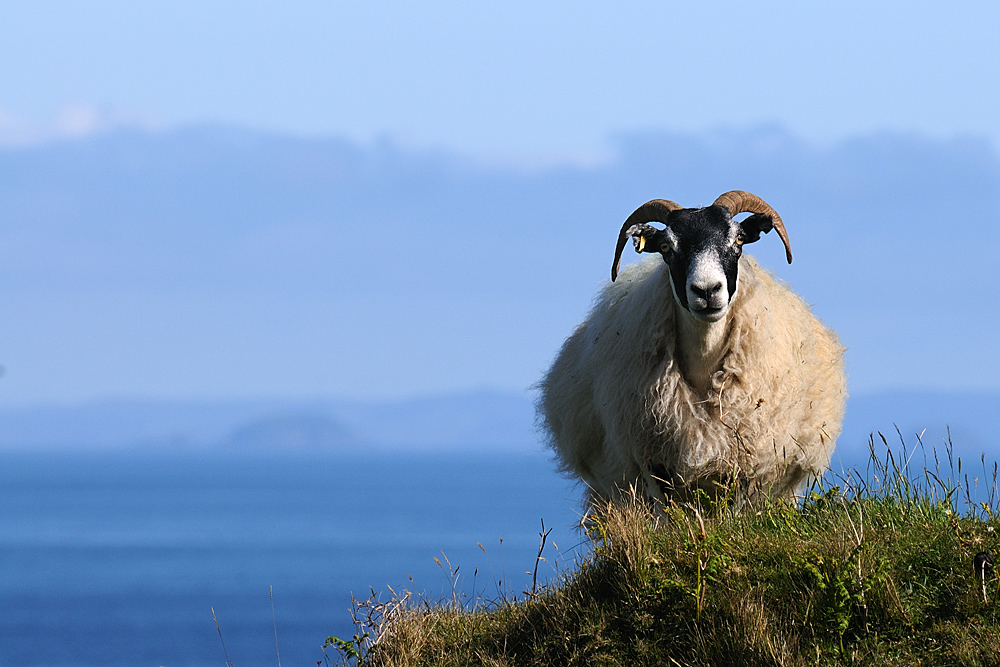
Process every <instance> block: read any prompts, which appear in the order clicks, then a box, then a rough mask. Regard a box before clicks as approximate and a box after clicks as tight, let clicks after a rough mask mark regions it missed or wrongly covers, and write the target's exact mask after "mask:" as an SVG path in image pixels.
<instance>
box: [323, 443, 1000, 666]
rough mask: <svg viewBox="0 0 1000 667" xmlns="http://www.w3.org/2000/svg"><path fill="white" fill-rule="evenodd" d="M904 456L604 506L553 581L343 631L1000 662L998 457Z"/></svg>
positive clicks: (420, 652) (428, 656) (540, 647)
mask: <svg viewBox="0 0 1000 667" xmlns="http://www.w3.org/2000/svg"><path fill="white" fill-rule="evenodd" d="M883 442H884V440H883ZM906 453H907V452H905V450H901V451H900V452H898V453H894V452H891V451H889V449H888V448H886V450H885V452H884V453H883V454H881V455H880V454H876V449H875V447H874V446H873V447H872V461H871V464H870V466H869V468H868V470H866V471H863V472H855V473H852V474H851V475H849V476H848V477H846V478H842V479H838V480H836V482H837V483H836V484H831V483H828V484H827V485H826V486H825V487H824V486H819V485H817V486H816V487H814V488H813V489H812V490H811V491H810V492H809V493H808V495H807V497H806V498H805V499H804V500H802V501H801V502H800V503H790V502H760V503H757V504H755V505H752V506H745V507H743V508H741V509H740V510H738V511H736V510H734V509H733V508H732V507H731V505H730V504H729V503H727V502H726V501H725V500H723V501H721V502H716V503H712V502H711V501H710V500H709V499H708V498H707V497H702V498H700V499H696V500H695V501H694V502H691V503H684V504H675V505H672V506H670V507H667V508H665V509H664V508H660V509H658V510H655V511H654V510H653V509H651V508H650V507H649V506H648V505H647V504H645V503H643V502H640V501H635V502H631V503H627V504H625V505H624V506H612V505H607V506H603V507H599V508H593V510H592V511H591V513H590V514H589V515H588V520H587V523H586V525H587V526H588V528H587V535H588V537H589V538H590V540H591V542H592V549H591V550H590V551H589V553H588V555H587V556H586V557H583V558H582V559H581V560H580V561H579V562H578V563H577V564H576V567H575V568H574V569H573V571H571V572H567V573H565V574H563V575H562V576H561V577H560V578H559V579H558V580H557V581H556V582H554V583H552V584H550V585H548V586H546V587H544V588H543V589H542V590H541V591H540V592H538V593H535V594H532V593H528V594H525V595H523V596H521V597H520V598H518V599H513V600H512V599H510V597H509V596H504V597H503V598H501V599H500V600H497V601H493V602H489V603H485V604H484V603H482V602H481V601H479V602H477V605H476V606H475V608H474V609H471V610H470V609H468V608H463V607H462V606H461V605H460V604H458V603H457V601H456V600H452V601H445V602H442V603H438V604H429V603H428V602H426V601H414V600H413V599H412V598H410V597H409V596H400V597H394V598H393V599H391V600H389V601H388V602H384V603H377V602H375V601H374V600H370V601H368V602H364V603H360V604H359V606H358V607H357V608H356V610H355V612H356V618H357V619H358V621H359V624H360V625H361V626H362V627H361V628H360V630H359V632H360V631H361V630H364V631H367V632H369V633H370V635H369V636H367V637H365V636H363V635H361V634H359V636H358V641H356V642H352V641H348V642H343V641H342V640H341V644H340V645H339V646H338V645H337V644H336V643H334V644H333V646H334V648H339V649H340V650H341V652H340V658H341V659H342V660H344V661H345V662H347V663H349V664H354V663H357V664H360V665H370V666H376V665H378V666H382V665H386V666H388V665H456V666H457V665H511V666H515V665H516V666H518V667H520V666H528V665H545V666H552V665H629V666H633V665H747V666H753V665H874V664H880V665H881V664H885V665H900V666H902V665H1000V614H998V605H1000V580H998V578H997V576H996V574H994V573H993V572H992V571H991V570H988V569H987V571H985V576H983V577H980V576H979V575H978V574H977V573H975V572H974V570H973V562H974V559H975V558H976V555H977V554H979V553H981V552H995V551H996V549H997V547H998V539H1000V535H998V532H1000V531H998V530H996V529H997V527H998V526H997V521H996V520H995V519H994V518H993V502H994V500H995V498H994V494H995V492H996V467H995V466H994V467H993V469H992V470H988V469H986V466H985V461H984V462H983V470H982V471H981V472H980V473H979V475H978V476H973V477H972V478H971V479H970V478H969V476H968V474H967V473H966V472H963V471H962V468H961V465H962V464H961V462H958V467H957V469H954V468H952V467H951V466H949V467H948V474H947V475H943V474H942V473H941V465H940V463H939V462H938V461H937V460H936V459H935V460H934V461H933V465H930V466H927V467H924V469H923V470H920V471H918V472H917V473H916V474H911V469H910V465H909V459H908V458H904V456H903V455H905V454H906ZM910 457H912V454H910ZM977 493H981V494H984V495H985V496H986V497H985V498H984V499H982V500H980V499H978V498H977V497H976V494H977ZM345 644H346V645H347V646H346V648H348V649H349V650H347V651H345V650H344V649H345Z"/></svg>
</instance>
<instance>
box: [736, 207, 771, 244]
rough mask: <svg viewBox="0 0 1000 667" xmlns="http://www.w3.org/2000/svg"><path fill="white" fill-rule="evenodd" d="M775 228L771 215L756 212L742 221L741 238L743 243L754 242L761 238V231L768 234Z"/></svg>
mask: <svg viewBox="0 0 1000 667" xmlns="http://www.w3.org/2000/svg"><path fill="white" fill-rule="evenodd" d="M772 229H774V223H773V222H772V221H771V216H769V215H764V214H763V213H754V214H753V215H751V216H750V217H749V218H747V219H746V220H744V221H743V222H741V223H740V230H741V232H742V233H741V237H742V238H741V240H742V241H743V243H753V242H754V241H759V240H760V235H761V232H763V233H764V234H767V233H768V232H769V231H771V230H772Z"/></svg>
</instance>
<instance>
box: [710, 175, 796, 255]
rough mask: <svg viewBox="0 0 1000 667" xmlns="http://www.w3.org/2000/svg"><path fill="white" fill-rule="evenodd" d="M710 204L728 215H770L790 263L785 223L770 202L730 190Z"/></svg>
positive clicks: (790, 252)
mask: <svg viewBox="0 0 1000 667" xmlns="http://www.w3.org/2000/svg"><path fill="white" fill-rule="evenodd" d="M712 205H713V206H722V207H724V208H725V209H726V210H728V211H729V215H736V214H737V213H759V214H761V215H766V216H768V217H770V218H771V224H772V225H773V226H774V229H776V230H777V232H778V236H780V237H781V242H782V243H784V244H785V258H786V259H787V260H788V263H789V264H791V263H792V245H791V244H790V243H789V242H788V232H786V231H785V223H783V222H782V221H781V216H780V215H778V212H777V211H775V210H774V209H773V208H771V206H770V204H768V203H767V202H766V201H764V200H763V199H761V198H760V197H758V196H757V195H755V194H751V193H749V192H744V191H743V190H730V191H729V192H726V193H725V194H721V195H719V198H718V199H716V200H715V202H713V204H712Z"/></svg>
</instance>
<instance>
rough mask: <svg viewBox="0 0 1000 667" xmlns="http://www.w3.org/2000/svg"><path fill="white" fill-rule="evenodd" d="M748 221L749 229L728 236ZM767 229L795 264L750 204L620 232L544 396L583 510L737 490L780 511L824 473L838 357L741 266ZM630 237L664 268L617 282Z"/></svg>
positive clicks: (652, 207)
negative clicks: (746, 248)
mask: <svg viewBox="0 0 1000 667" xmlns="http://www.w3.org/2000/svg"><path fill="white" fill-rule="evenodd" d="M741 212H752V213H754V215H752V216H750V217H748V218H747V219H745V220H743V221H742V222H737V221H735V220H734V216H736V215H737V214H738V213H741ZM654 221H656V222H661V223H663V224H664V225H666V228H665V229H662V230H661V229H657V228H655V227H653V226H651V225H648V224H646V223H648V222H654ZM772 228H774V229H776V230H777V231H778V234H779V235H780V236H781V238H782V241H783V242H784V244H785V249H786V255H787V258H788V261H789V262H791V261H792V257H791V248H790V246H789V243H788V237H787V234H786V233H785V229H784V225H783V224H782V222H781V218H780V217H779V216H778V214H777V213H776V212H775V211H774V209H772V208H771V207H770V206H769V205H767V204H766V203H765V202H764V201H763V200H762V199H760V198H759V197H756V196H755V195H752V194H750V193H746V192H741V191H733V192H729V193H726V194H724V195H722V196H721V197H719V198H718V199H717V200H716V202H715V203H714V204H713V205H712V206H708V207H705V208H701V209H684V208H681V207H680V206H678V205H677V204H674V203H673V202H670V201H667V200H653V201H651V202H648V203H647V204H644V205H643V206H642V207H640V208H639V209H637V210H636V211H635V213H633V214H632V215H631V216H629V218H628V220H626V222H625V224H624V225H623V226H622V230H621V233H620V234H619V241H618V246H617V248H616V253H615V260H614V264H613V266H612V282H611V283H609V284H608V285H607V286H606V287H605V288H604V290H603V291H602V292H601V294H600V296H599V297H598V299H597V302H596V305H595V306H594V308H593V310H591V312H590V314H589V315H588V316H587V319H586V320H585V321H584V322H583V324H581V325H580V326H579V327H578V328H577V329H576V331H575V332H574V333H573V334H572V335H571V336H570V337H569V338H568V339H567V340H566V342H565V343H564V344H563V346H562V349H561V350H560V352H559V354H558V356H557V358H556V360H555V362H554V363H553V364H552V367H551V368H550V369H549V371H548V373H547V374H546V375H545V377H544V378H543V379H542V381H541V383H540V389H541V392H540V396H539V401H538V407H539V412H540V417H541V422H542V424H543V426H544V427H545V429H546V430H547V431H548V435H549V439H550V444H551V446H552V447H553V448H554V450H555V452H556V453H557V455H558V457H559V459H560V462H561V465H562V467H563V469H564V470H565V471H566V472H570V473H572V474H575V475H577V476H578V477H579V478H580V479H582V480H583V481H584V482H585V483H586V484H587V485H588V487H589V489H590V492H591V495H592V497H599V498H606V499H612V500H614V499H616V498H618V497H620V494H621V492H622V491H623V490H625V489H627V488H629V487H630V486H638V487H639V488H640V489H641V490H644V491H645V493H646V494H647V495H648V496H649V497H650V499H651V500H654V501H664V500H665V499H666V497H667V496H675V497H676V496H678V495H682V496H683V495H685V494H689V493H690V491H691V490H692V489H693V488H695V487H699V488H702V489H704V490H706V491H708V492H710V493H715V492H717V491H718V490H719V489H720V488H722V486H725V485H726V484H727V483H729V482H733V481H736V482H738V484H737V485H736V488H737V489H739V490H740V492H741V493H742V494H751V495H754V494H759V493H765V494H767V495H769V496H771V497H788V496H792V495H794V494H796V493H798V492H799V491H800V490H801V489H802V487H803V486H804V485H805V483H806V482H807V481H808V480H809V479H810V477H812V476H815V475H820V474H821V473H822V471H823V470H824V468H825V467H826V466H827V465H828V464H829V461H830V455H831V454H832V452H833V448H834V445H835V442H836V439H837V436H838V435H839V434H840V427H841V421H842V419H843V415H844V403H845V400H846V396H847V390H846V378H845V375H844V367H843V347H842V346H841V345H840V343H839V342H838V340H837V337H836V335H835V334H834V333H833V332H832V331H831V330H830V329H828V328H826V327H825V326H823V325H822V324H821V323H820V322H819V321H818V320H817V319H816V317H815V316H814V315H813V314H812V313H811V312H810V311H809V307H808V306H807V305H806V303H805V302H804V301H803V300H802V299H801V298H800V297H798V296H797V295H796V294H794V293H793V292H791V291H790V290H789V289H788V288H787V287H786V286H785V285H783V284H782V283H779V282H778V281H777V280H776V279H775V278H774V277H773V276H772V275H771V274H770V273H769V272H768V271H766V270H764V269H762V268H761V267H760V266H759V265H758V264H757V262H756V261H755V260H754V259H752V258H750V257H748V256H743V255H742V246H743V245H744V244H745V243H752V242H754V241H756V240H757V239H758V238H759V237H760V234H761V232H765V233H766V232H768V231H770V230H771V229H772ZM629 237H632V238H633V241H634V243H635V246H636V251H637V252H643V251H645V252H650V253H655V254H657V255H660V257H650V258H647V259H646V260H645V261H642V262H640V263H638V264H637V265H635V266H632V267H629V268H627V269H626V270H625V271H624V272H622V275H621V277H620V279H619V280H617V281H615V278H616V277H618V276H617V272H618V265H619V261H620V257H621V252H622V249H623V247H624V246H625V244H626V242H627V240H628V238H629ZM720 485H721V486H720Z"/></svg>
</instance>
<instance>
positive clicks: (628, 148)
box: [0, 2, 1000, 404]
mask: <svg viewBox="0 0 1000 667" xmlns="http://www.w3.org/2000/svg"><path fill="white" fill-rule="evenodd" d="M998 24H1000V6H996V5H993V4H987V3H963V4H961V5H955V6H951V7H948V8H947V9H944V8H942V7H941V6H938V5H935V4H930V3H912V2H911V3H877V4H876V3H860V2H841V3H837V4H836V5H833V4H823V5H821V4H819V3H803V2H771V3H756V4H755V5H754V6H753V7H751V6H750V4H749V3H717V2H706V3H673V4H671V3H617V4H616V5H615V6H614V7H612V6H611V5H610V4H608V5H602V4H596V3H585V2H582V3H573V4H572V5H569V4H564V5H555V4H551V3H537V2H535V3H519V2H506V3H485V2H455V3H432V4H427V3H424V4H422V5H417V4H415V3H367V4H361V3H357V4H352V5H348V4H345V3H338V2H323V3H320V2H315V3H284V4H282V5H281V6H280V7H279V6H278V4H277V3H249V2H240V3H236V2H211V3H204V2H198V3H195V2H170V3H166V2H164V3H131V2H30V3H29V2H6V3H3V5H2V9H0V72H2V73H3V75H2V76H0V312H2V313H3V318H2V319H0V364H3V365H4V366H5V367H6V370H7V373H6V375H5V376H4V378H3V380H2V383H0V404H12V403H19V404H24V403H37V402H53V401H55V402H59V401H80V400H87V399H92V398H100V397H104V396H152V397H160V398H187V397H194V398H205V399H214V398H226V397H232V396H289V397H308V396H331V395H333V396H366V397H376V396H394V397H400V396H411V395H420V394H429V393H435V392H446V391H461V390H467V389H470V388H476V387H496V388H500V389H505V390H514V391H517V390H523V389H524V388H526V387H528V386H529V385H530V384H532V383H533V382H535V381H536V380H537V379H538V377H539V376H540V374H541V372H542V371H543V370H544V368H545V367H546V365H547V364H548V363H549V360H550V359H551V358H552V356H553V355H554V354H555V351H556V350H557V349H558V346H559V344H560V342H561V341H562V340H563V338H564V337H565V336H566V335H567V334H568V333H569V332H570V331H571V330H572V328H573V326H574V325H575V324H576V323H578V322H579V321H580V319H581V318H582V317H583V315H584V314H585V312H586V310H587V307H588V305H589V304H590V302H591V299H592V296H593V294H594V293H595V292H596V290H597V289H599V287H600V285H601V284H602V283H603V281H606V280H607V264H608V257H607V254H608V252H609V250H608V244H609V243H610V242H609V241H607V237H608V235H609V234H610V236H611V237H613V236H614V235H615V233H616V232H617V227H618V225H619V224H620V221H621V219H622V218H623V217H624V216H625V215H627V213H628V212H629V211H630V210H632V209H633V208H634V207H635V206H636V205H637V204H639V203H641V202H642V201H645V200H646V199H650V198H653V197H668V198H671V199H676V200H677V201H681V202H683V203H685V204H687V205H691V206H694V205H698V204H704V203H708V202H710V201H711V200H712V199H713V198H714V197H715V196H716V195H718V194H719V193H720V192H722V191H724V190H728V189H733V188H747V189H755V188H759V189H760V191H759V192H758V194H761V195H762V196H764V197H765V198H766V199H768V200H769V201H771V203H772V204H774V205H775V206H776V208H777V209H778V210H779V211H781V212H782V215H783V217H784V218H785V220H786V223H787V224H788V225H789V229H790V233H791V236H792V242H793V246H794V248H795V251H796V258H797V259H796V263H795V264H794V265H792V266H791V267H789V266H785V265H783V264H782V263H781V261H780V255H781V253H780V247H779V245H780V244H775V243H773V242H770V243H766V244H765V243H761V244H760V247H755V248H754V254H755V255H756V256H758V257H759V258H760V259H761V260H762V261H763V262H764V263H765V264H766V265H768V266H770V267H772V268H774V269H775V271H776V272H777V274H778V276H779V277H781V278H782V279H785V280H788V281H789V282H791V283H792V284H793V285H794V286H795V287H796V288H797V289H799V290H800V292H801V293H802V294H803V295H804V297H805V298H806V299H807V300H808V301H810V302H811V303H814V304H815V309H816V311H817V312H818V313H819V314H820V315H821V316H823V317H824V318H826V319H827V321H829V322H830V323H831V324H832V325H833V326H835V327H836V328H837V329H838V330H839V331H841V333H842V336H843V337H844V342H845V343H846V344H847V345H848V347H849V354H848V362H849V370H850V377H851V386H852V390H855V391H874V390H880V389H886V388H899V387H903V388H912V389H937V390H957V389H965V390H978V389H990V388H996V387H997V382H996V380H995V379H993V378H996V377H1000V360H994V359H993V356H986V355H982V354H981V352H979V351H982V350H987V349H989V348H990V347H991V346H992V345H993V344H994V343H995V334H994V333H993V332H994V331H995V330H996V329H997V328H1000V306H998V305H997V300H996V298H995V296H994V295H995V294H996V292H997V291H998V290H1000V284H998V282H997V280H998V279H997V277H996V272H995V271H994V270H993V269H992V268H991V266H992V263H993V262H992V255H991V254H990V253H991V252H992V250H991V248H992V246H991V245H990V244H976V245H975V246H974V247H972V246H968V245H966V241H965V239H968V238H991V237H992V235H993V234H994V232H995V215H994V214H993V213H992V212H993V211H994V210H995V202H996V201H997V199H998V198H1000V176H998V174H1000V169H998V164H1000V158H998V153H997V149H998V147H1000V121H998V118H1000V116H998V114H997V109H1000V68H998V64H1000V40H996V39H995V38H994V35H993V32H992V31H993V28H994V26H996V25H998ZM116 128H118V129H121V130H122V131H123V132H124V134H120V135H116V134H115V133H114V132H113V130H115V129H116ZM129 128H132V129H135V128H138V129H139V130H140V132H138V133H137V134H136V133H133V134H131V135H130V134H128V130H129ZM147 130H149V131H148V132H147ZM67 139H69V140H71V141H65V140H67ZM88 142H90V143H88ZM275 160H277V161H278V162H274V161H275ZM678 160H687V161H688V162H690V163H691V164H692V166H691V167H690V169H689V168H688V167H687V163H684V164H679V163H678ZM834 184H835V185H834ZM925 196H926V197H927V198H928V202H929V203H928V202H925V201H923V197H925ZM477 197H478V198H480V199H483V200H485V201H487V202H488V206H487V207H486V209H485V212H484V213H483V214H482V215H480V216H479V217H480V218H481V219H482V220H486V221H488V222H489V226H488V227H479V228H478V229H479V230H484V231H482V232H478V231H477V232H476V233H475V234H471V235H470V234H468V233H467V231H466V230H467V228H466V227H465V225H466V224H467V223H468V222H469V216H468V215H467V213H466V212H465V209H463V206H464V205H465V203H467V202H466V200H469V199H473V198H477ZM413 201H416V206H415V207H414V208H413V209H412V210H409V211H407V212H405V213H396V211H406V209H405V206H407V205H409V204H410V203H411V202H413ZM577 201H581V202H583V205H582V207H581V208H580V209H579V210H580V212H581V213H580V214H579V216H578V218H577V219H574V220H566V221H562V224H563V225H564V226H562V227H557V228H554V229H556V230H557V233H559V232H560V231H561V230H572V231H573V233H572V234H566V235H564V237H563V238H565V239H566V241H565V242H566V243H568V244H570V245H571V246H572V248H573V252H572V253H565V254H563V255H562V256H559V257H554V256H553V253H551V252H550V250H549V248H548V246H547V245H546V240H547V239H548V240H551V236H547V235H548V234H551V233H552V232H551V230H552V229H553V228H552V227H547V225H551V224H552V220H553V217H554V216H556V215H562V214H563V212H565V211H569V210H573V207H574V206H575V205H576V204H575V202H577ZM384 202H394V203H395V204H396V205H398V206H400V208H397V209H393V208H392V207H391V206H388V205H384ZM5 216H6V217H5ZM482 220H480V221H479V222H481V223H482ZM359 221H364V223H365V224H368V225H371V227H370V229H389V228H393V229H402V230H404V231H405V233H406V236H405V238H404V241H403V244H402V245H401V246H400V247H399V250H400V251H401V252H398V251H397V246H395V245H393V244H389V245H388V246H384V245H380V244H379V241H378V237H377V235H375V236H372V235H371V234H368V233H359V232H358V227H359V225H360V223H359ZM942 225H946V226H947V229H949V230H951V231H952V233H951V234H944V235H942V234H941V229H942ZM366 229H367V228H366ZM456 229H460V230H463V233H462V234H459V235H458V236H457V237H456V235H455V233H454V230H456ZM536 230H537V231H536ZM608 230H610V231H608ZM846 230H850V233H849V234H848V233H846ZM480 233H481V234H482V238H483V239H484V243H486V245H485V247H486V248H488V250H489V252H479V253H475V254H474V253H469V252H467V250H466V249H465V248H462V247H460V246H456V245H455V244H456V242H461V241H462V240H465V241H466V242H468V241H470V240H471V241H476V240H478V239H479V238H480V237H479V236H478V234H480ZM768 241H772V240H771V239H768ZM535 243H537V245H534V244H535ZM567 247H569V246H567ZM344 267H350V270H347V269H345V268H344ZM956 272H958V273H957V275H961V276H963V280H965V282H966V283H968V284H971V285H974V286H975V287H974V288H970V289H962V290H957V291H956V290H953V289H952V288H951V287H950V286H951V285H953V284H954V282H953V281H951V280H950V279H949V278H948V277H949V276H952V275H956ZM872 286H874V287H875V289H872ZM893 294H897V295H898V298H892V295H893ZM404 331H405V332H406V335H405V336H403V335H401V333H402V332H404ZM981 357H982V358H981Z"/></svg>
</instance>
